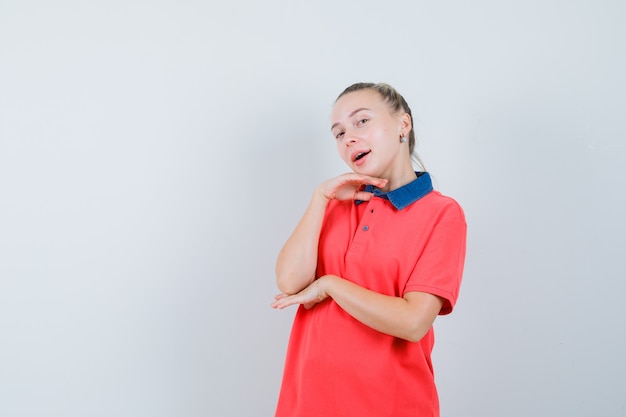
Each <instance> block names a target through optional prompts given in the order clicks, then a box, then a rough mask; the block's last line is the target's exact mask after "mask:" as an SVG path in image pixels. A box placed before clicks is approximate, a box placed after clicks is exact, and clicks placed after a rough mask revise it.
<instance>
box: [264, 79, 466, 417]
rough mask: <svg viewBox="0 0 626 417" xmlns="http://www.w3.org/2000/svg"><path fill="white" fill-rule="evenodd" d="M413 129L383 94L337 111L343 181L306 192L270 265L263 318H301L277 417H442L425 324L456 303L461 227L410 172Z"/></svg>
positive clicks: (374, 88) (355, 88) (376, 89)
mask: <svg viewBox="0 0 626 417" xmlns="http://www.w3.org/2000/svg"><path fill="white" fill-rule="evenodd" d="M412 122H413V120H412V116H411V110H410V109H409V106H408V105H407V103H406V101H405V100H404V98H403V97H402V96H401V95H400V94H398V92H397V91H396V90H394V89H393V88H392V87H391V86H389V85H386V84H371V83H358V84H354V85H352V86H350V87H348V88H347V89H346V90H344V91H343V92H342V93H341V94H340V95H339V97H338V98H337V100H336V102H335V106H334V109H333V112H332V117H331V123H332V126H331V131H332V134H333V136H334V137H335V140H336V141H337V150H338V152H339V155H340V156H341V158H342V159H343V160H344V161H345V163H346V164H347V165H348V167H349V168H350V169H351V171H352V172H351V173H347V174H344V175H340V176H339V177H337V178H333V179H330V180H328V181H326V182H324V183H322V184H321V185H319V186H318V187H317V188H316V189H315V191H314V193H313V196H312V198H311V202H310V204H309V206H308V208H307V209H306V212H305V213H304V215H303V217H302V219H301V220H300V222H299V223H298V225H297V226H296V228H295V230H294V231H293V234H292V235H291V236H290V237H289V239H288V240H287V242H286V243H285V245H284V247H283V248H282V250H281V252H280V254H279V256H278V260H277V263H276V277H277V285H278V288H279V290H280V291H281V294H279V295H277V296H276V297H275V300H274V302H273V303H272V307H274V308H285V307H287V306H290V305H294V304H299V305H300V308H299V309H298V312H297V314H296V317H295V320H294V323H293V328H292V333H291V337H290V341H289V347H288V351H287V358H286V361H285V370H284V376H283V382H282V388H281V391H280V397H279V400H278V406H277V410H276V417H286V416H289V417H309V416H310V417H357V416H358V417H368V416H371V417H384V416H390V417H391V416H393V417H402V416H411V417H426V416H428V417H436V416H439V402H438V398H437V391H436V388H435V383H434V376H433V369H432V364H431V351H432V348H433V343H434V336H433V329H432V325H433V322H434V320H435V318H436V317H437V315H439V314H442V315H443V314H449V313H450V312H451V311H452V309H453V307H454V304H455V302H456V299H457V296H458V292H459V285H460V282H461V276H462V272H463V262H464V258H465V237H466V224H465V218H464V215H463V211H462V209H461V207H460V206H459V205H458V204H457V203H456V202H455V201H454V200H453V199H451V198H449V197H445V196H443V195H442V194H440V193H439V192H437V191H434V190H433V188H432V183H431V180H430V176H429V174H428V173H427V172H423V171H418V172H415V170H414V168H413V165H412V163H411V155H412V153H413V150H414V147H415V134H414V132H413V125H412ZM418 161H419V159H418ZM419 165H422V164H421V163H419Z"/></svg>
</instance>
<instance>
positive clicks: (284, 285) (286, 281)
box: [276, 273, 313, 295]
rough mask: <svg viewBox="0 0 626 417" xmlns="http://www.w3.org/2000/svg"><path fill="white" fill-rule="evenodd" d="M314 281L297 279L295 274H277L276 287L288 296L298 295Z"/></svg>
mask: <svg viewBox="0 0 626 417" xmlns="http://www.w3.org/2000/svg"><path fill="white" fill-rule="evenodd" d="M311 282H313V280H312V279H311V280H306V279H297V278H296V277H294V276H293V274H280V273H277V274H276V286H277V287H278V289H279V290H280V292H281V293H283V294H287V295H293V294H297V293H299V292H300V291H302V290H303V289H304V288H305V287H306V286H307V285H309V284H310V283H311Z"/></svg>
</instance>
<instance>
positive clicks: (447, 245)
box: [404, 199, 467, 315]
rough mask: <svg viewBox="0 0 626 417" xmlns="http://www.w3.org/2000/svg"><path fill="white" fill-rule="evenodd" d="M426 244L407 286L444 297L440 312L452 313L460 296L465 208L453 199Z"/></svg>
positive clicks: (446, 206)
mask: <svg viewBox="0 0 626 417" xmlns="http://www.w3.org/2000/svg"><path fill="white" fill-rule="evenodd" d="M432 224H433V226H432V229H431V230H430V231H425V232H426V233H428V232H430V235H429V237H428V239H427V240H426V244H425V246H424V248H423V250H422V252H421V253H420V254H419V255H418V257H417V261H416V263H415V267H414V268H413V271H412V273H411V276H410V277H409V279H408V281H407V284H406V286H405V288H404V293H405V294H406V293H407V292H411V291H419V292H426V293H430V294H433V295H436V296H438V297H441V298H442V299H443V300H444V304H443V307H442V308H441V311H440V313H439V314H440V315H445V314H449V313H451V312H452V309H453V308H454V305H455V303H456V300H457V297H458V295H459V289H460V286H461V278H462V276H463V266H464V263H465V248H466V237H467V225H466V222H465V216H464V214H463V210H462V209H461V207H460V206H459V205H458V204H457V203H456V202H455V201H454V200H452V199H450V203H449V204H446V205H445V206H443V207H442V208H441V211H440V212H439V213H438V216H437V219H436V221H434V222H433V223H432Z"/></svg>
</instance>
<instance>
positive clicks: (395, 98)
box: [335, 83, 426, 171]
mask: <svg viewBox="0 0 626 417" xmlns="http://www.w3.org/2000/svg"><path fill="white" fill-rule="evenodd" d="M359 90H373V91H376V92H377V93H378V94H380V96H381V97H382V98H383V100H384V101H385V102H386V103H387V104H388V105H389V107H390V108H391V110H392V111H393V113H398V112H405V113H407V114H408V115H409V117H410V118H411V131H410V132H409V153H410V155H411V159H412V160H413V161H414V162H415V163H416V164H417V165H418V166H419V168H420V169H422V170H424V171H426V167H425V166H424V163H423V162H422V160H421V159H420V157H419V155H418V154H417V152H415V143H416V140H415V128H414V127H413V126H412V125H413V114H411V108H410V107H409V105H408V103H407V102H406V100H405V99H404V97H402V95H401V94H400V93H398V91H397V90H396V89H395V88H393V87H392V86H390V85H389V84H385V83H354V84H352V85H351V86H349V87H348V88H346V89H345V90H343V91H342V92H341V94H339V96H337V98H336V99H335V103H336V102H337V100H339V99H340V98H341V97H343V96H344V95H346V94H348V93H352V92H354V91H359Z"/></svg>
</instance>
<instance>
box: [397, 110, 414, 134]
mask: <svg viewBox="0 0 626 417" xmlns="http://www.w3.org/2000/svg"><path fill="white" fill-rule="evenodd" d="M400 123H401V124H400V128H401V130H402V132H403V133H404V134H405V135H406V136H408V134H409V132H410V131H411V129H413V122H412V120H411V116H410V115H409V113H404V114H403V115H402V116H401V118H400Z"/></svg>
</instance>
